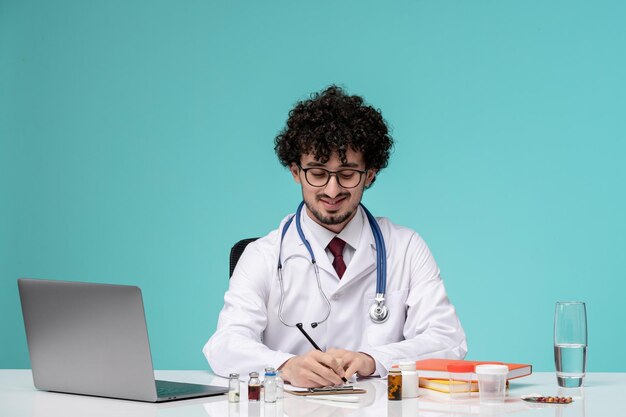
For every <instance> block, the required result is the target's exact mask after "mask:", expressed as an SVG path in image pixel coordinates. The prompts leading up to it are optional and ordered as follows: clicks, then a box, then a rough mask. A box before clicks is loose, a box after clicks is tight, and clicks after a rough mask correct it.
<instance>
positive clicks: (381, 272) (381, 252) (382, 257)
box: [277, 201, 388, 327]
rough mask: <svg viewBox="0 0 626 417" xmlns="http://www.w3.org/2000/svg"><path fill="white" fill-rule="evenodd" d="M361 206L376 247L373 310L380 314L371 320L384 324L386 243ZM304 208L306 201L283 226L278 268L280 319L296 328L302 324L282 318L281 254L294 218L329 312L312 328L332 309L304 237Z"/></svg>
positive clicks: (374, 314) (283, 297)
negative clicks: (302, 214) (292, 322)
mask: <svg viewBox="0 0 626 417" xmlns="http://www.w3.org/2000/svg"><path fill="white" fill-rule="evenodd" d="M359 205H360V206H361V208H363V211H364V212H365V215H366V216H367V220H368V222H369V224H370V227H371V228H372V235H373V236H374V244H375V246H376V297H375V300H376V303H375V304H374V306H372V310H374V311H378V313H372V312H370V318H371V319H372V321H373V322H374V323H384V322H385V321H386V320H387V317H388V309H387V307H386V306H385V290H386V287H387V251H386V248H385V241H384V239H383V235H382V231H381V230H380V226H378V222H377V221H376V218H375V217H374V216H373V215H372V213H370V212H369V210H368V209H367V208H366V207H365V206H364V205H363V204H361V203H359ZM303 207H304V201H303V202H301V203H300V205H299V206H298V209H297V210H296V213H295V214H294V215H293V216H291V217H290V218H289V220H287V222H286V223H285V225H284V226H283V229H282V231H281V235H280V246H279V249H278V265H277V268H278V281H279V284H280V303H279V305H278V318H279V320H280V321H281V323H283V324H284V325H285V326H287V327H295V326H297V325H298V324H300V323H294V324H289V323H287V322H286V321H285V320H284V318H283V316H282V310H283V304H284V300H285V289H284V285H283V272H282V270H283V265H282V261H281V254H282V246H283V240H284V238H285V235H286V234H287V230H288V229H289V226H290V225H291V223H292V222H293V220H294V218H295V220H296V230H297V232H298V236H299V237H300V240H301V241H302V243H303V244H304V246H305V247H306V249H307V251H308V252H309V255H310V257H311V264H312V266H313V270H314V272H315V278H316V281H317V288H318V291H319V292H320V294H322V297H323V299H324V301H325V303H326V306H327V310H326V314H325V316H324V318H323V319H322V320H320V321H317V322H313V323H311V326H312V327H317V325H318V324H321V323H323V322H325V321H326V320H327V319H328V317H329V316H330V311H331V308H332V306H331V304H330V301H329V300H328V297H326V293H325V292H324V290H323V288H322V284H321V281H320V275H319V267H318V266H317V261H316V260H315V254H314V253H313V248H311V244H310V243H309V241H308V240H307V239H306V236H305V235H304V231H303V230H302V225H301V221H300V217H301V213H302V208H303ZM376 307H378V308H376ZM383 309H384V310H385V312H384V313H383Z"/></svg>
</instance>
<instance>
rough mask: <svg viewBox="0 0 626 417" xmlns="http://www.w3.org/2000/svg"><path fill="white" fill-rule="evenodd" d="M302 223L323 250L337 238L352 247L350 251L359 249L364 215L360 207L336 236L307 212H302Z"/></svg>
mask: <svg viewBox="0 0 626 417" xmlns="http://www.w3.org/2000/svg"><path fill="white" fill-rule="evenodd" d="M302 222H303V223H304V224H305V226H306V227H307V228H308V229H309V230H310V231H311V233H312V234H313V237H314V238H315V240H317V242H319V244H320V245H321V246H322V247H323V248H326V247H327V246H328V244H329V243H330V241H331V240H332V239H333V238H334V237H335V236H337V237H339V238H340V239H341V240H343V241H344V242H346V243H347V244H348V245H349V246H350V247H352V249H355V250H356V248H358V247H359V241H360V240H361V231H362V230H363V225H364V224H365V215H364V213H363V210H361V207H360V206H359V207H357V213H356V215H355V216H354V217H353V218H352V220H350V221H349V222H348V224H347V225H346V226H345V227H344V228H343V230H341V232H339V234H336V233H335V232H332V231H330V230H328V229H327V228H325V227H324V226H322V225H320V224H319V223H317V222H316V221H315V220H313V219H312V218H311V217H309V213H308V211H307V210H302Z"/></svg>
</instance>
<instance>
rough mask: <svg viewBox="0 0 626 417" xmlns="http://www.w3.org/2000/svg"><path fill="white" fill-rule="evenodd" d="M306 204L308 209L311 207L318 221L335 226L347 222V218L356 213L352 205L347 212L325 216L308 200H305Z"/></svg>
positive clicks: (311, 211) (310, 210)
mask: <svg viewBox="0 0 626 417" xmlns="http://www.w3.org/2000/svg"><path fill="white" fill-rule="evenodd" d="M304 204H305V205H306V207H307V209H309V212H310V213H311V214H313V217H315V219H317V221H319V222H320V223H321V224H325V225H328V226H334V225H336V224H341V223H343V222H345V221H346V220H348V219H350V218H351V217H352V216H353V215H354V213H355V208H354V207H352V208H350V209H348V211H347V212H345V213H342V214H337V215H329V216H325V215H323V214H322V213H321V212H320V211H319V210H317V209H316V208H315V207H313V205H312V204H309V202H308V201H306V200H305V201H304Z"/></svg>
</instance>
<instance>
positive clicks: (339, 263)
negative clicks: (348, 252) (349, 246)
mask: <svg viewBox="0 0 626 417" xmlns="http://www.w3.org/2000/svg"><path fill="white" fill-rule="evenodd" d="M344 246H346V242H344V241H343V240H341V239H339V238H338V237H337V236H335V237H334V238H333V240H331V241H330V243H329V244H328V249H329V250H330V253H332V254H333V256H334V257H335V260H334V261H333V268H335V271H337V275H339V279H341V277H342V276H343V273H344V272H346V263H345V262H344V261H343V248H344Z"/></svg>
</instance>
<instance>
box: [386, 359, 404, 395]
mask: <svg viewBox="0 0 626 417" xmlns="http://www.w3.org/2000/svg"><path fill="white" fill-rule="evenodd" d="M394 366H395V367H392V368H391V370H389V374H388V375H387V399H389V400H392V401H397V400H401V399H402V372H400V368H398V367H397V366H398V365H394Z"/></svg>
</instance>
